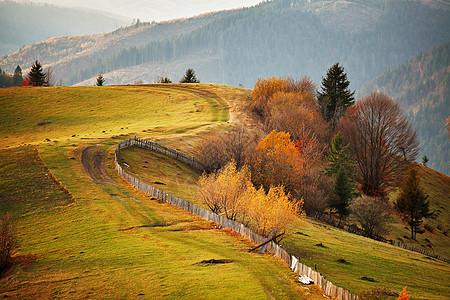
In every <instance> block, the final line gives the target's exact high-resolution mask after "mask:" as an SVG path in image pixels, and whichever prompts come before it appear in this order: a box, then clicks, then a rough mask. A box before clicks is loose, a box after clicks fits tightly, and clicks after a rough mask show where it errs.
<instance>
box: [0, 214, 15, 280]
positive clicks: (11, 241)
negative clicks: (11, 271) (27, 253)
mask: <svg viewBox="0 0 450 300" xmlns="http://www.w3.org/2000/svg"><path fill="white" fill-rule="evenodd" d="M16 245H17V244H16V233H15V227H14V225H13V222H12V218H11V215H10V214H9V213H7V214H5V215H3V216H2V217H1V218H0V271H1V270H3V269H5V268H6V267H7V266H8V265H9V264H10V263H11V257H12V255H13V253H14V251H15V249H16Z"/></svg>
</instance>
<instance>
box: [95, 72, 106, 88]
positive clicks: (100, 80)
mask: <svg viewBox="0 0 450 300" xmlns="http://www.w3.org/2000/svg"><path fill="white" fill-rule="evenodd" d="M104 83H105V78H103V75H102V73H100V74H98V77H97V82H96V83H95V85H96V86H103V84H104Z"/></svg>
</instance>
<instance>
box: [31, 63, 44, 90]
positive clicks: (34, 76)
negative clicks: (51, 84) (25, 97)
mask: <svg viewBox="0 0 450 300" xmlns="http://www.w3.org/2000/svg"><path fill="white" fill-rule="evenodd" d="M28 78H29V79H30V83H31V85H32V86H43V85H44V84H45V73H44V71H43V70H42V66H41V64H40V63H39V62H38V61H37V60H36V61H35V62H34V64H33V65H32V66H31V70H30V73H29V74H28Z"/></svg>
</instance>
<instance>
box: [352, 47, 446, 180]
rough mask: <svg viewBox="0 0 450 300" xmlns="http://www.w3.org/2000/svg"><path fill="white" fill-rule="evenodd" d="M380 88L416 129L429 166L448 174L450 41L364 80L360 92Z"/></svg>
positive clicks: (362, 93)
mask: <svg viewBox="0 0 450 300" xmlns="http://www.w3.org/2000/svg"><path fill="white" fill-rule="evenodd" d="M377 90H380V91H383V92H384V93H386V94H387V95H390V96H391V97H392V98H393V100H394V101H395V102H397V103H399V104H400V105H401V106H402V108H403V110H404V111H405V112H406V113H407V114H408V117H409V119H410V121H411V122H412V124H413V126H414V128H415V129H416V130H417V135H418V139H419V141H420V147H421V152H422V156H424V155H426V156H427V157H428V158H429V159H430V161H429V163H428V166H430V167H431V168H433V169H435V170H438V171H440V172H442V173H445V174H447V175H449V174H450V163H449V157H450V140H449V138H448V132H447V128H446V122H447V121H446V120H447V118H448V117H449V116H450V41H446V42H444V43H442V44H440V45H438V46H435V47H432V48H431V49H428V50H426V51H423V52H421V53H419V54H418V55H416V56H415V57H413V58H411V59H409V60H408V61H405V62H403V63H402V64H400V65H398V66H397V67H396V68H391V69H389V70H387V71H385V72H384V73H383V74H381V75H380V76H379V77H378V78H376V79H374V80H372V81H370V82H368V83H367V84H365V85H364V86H363V87H362V88H361V90H360V91H359V94H361V95H365V94H368V93H370V92H372V91H377Z"/></svg>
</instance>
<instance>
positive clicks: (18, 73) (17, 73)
mask: <svg viewBox="0 0 450 300" xmlns="http://www.w3.org/2000/svg"><path fill="white" fill-rule="evenodd" d="M22 81H23V76H22V68H21V67H20V66H19V65H17V67H16V69H15V70H14V75H13V84H14V86H20V85H21V84H22Z"/></svg>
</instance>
